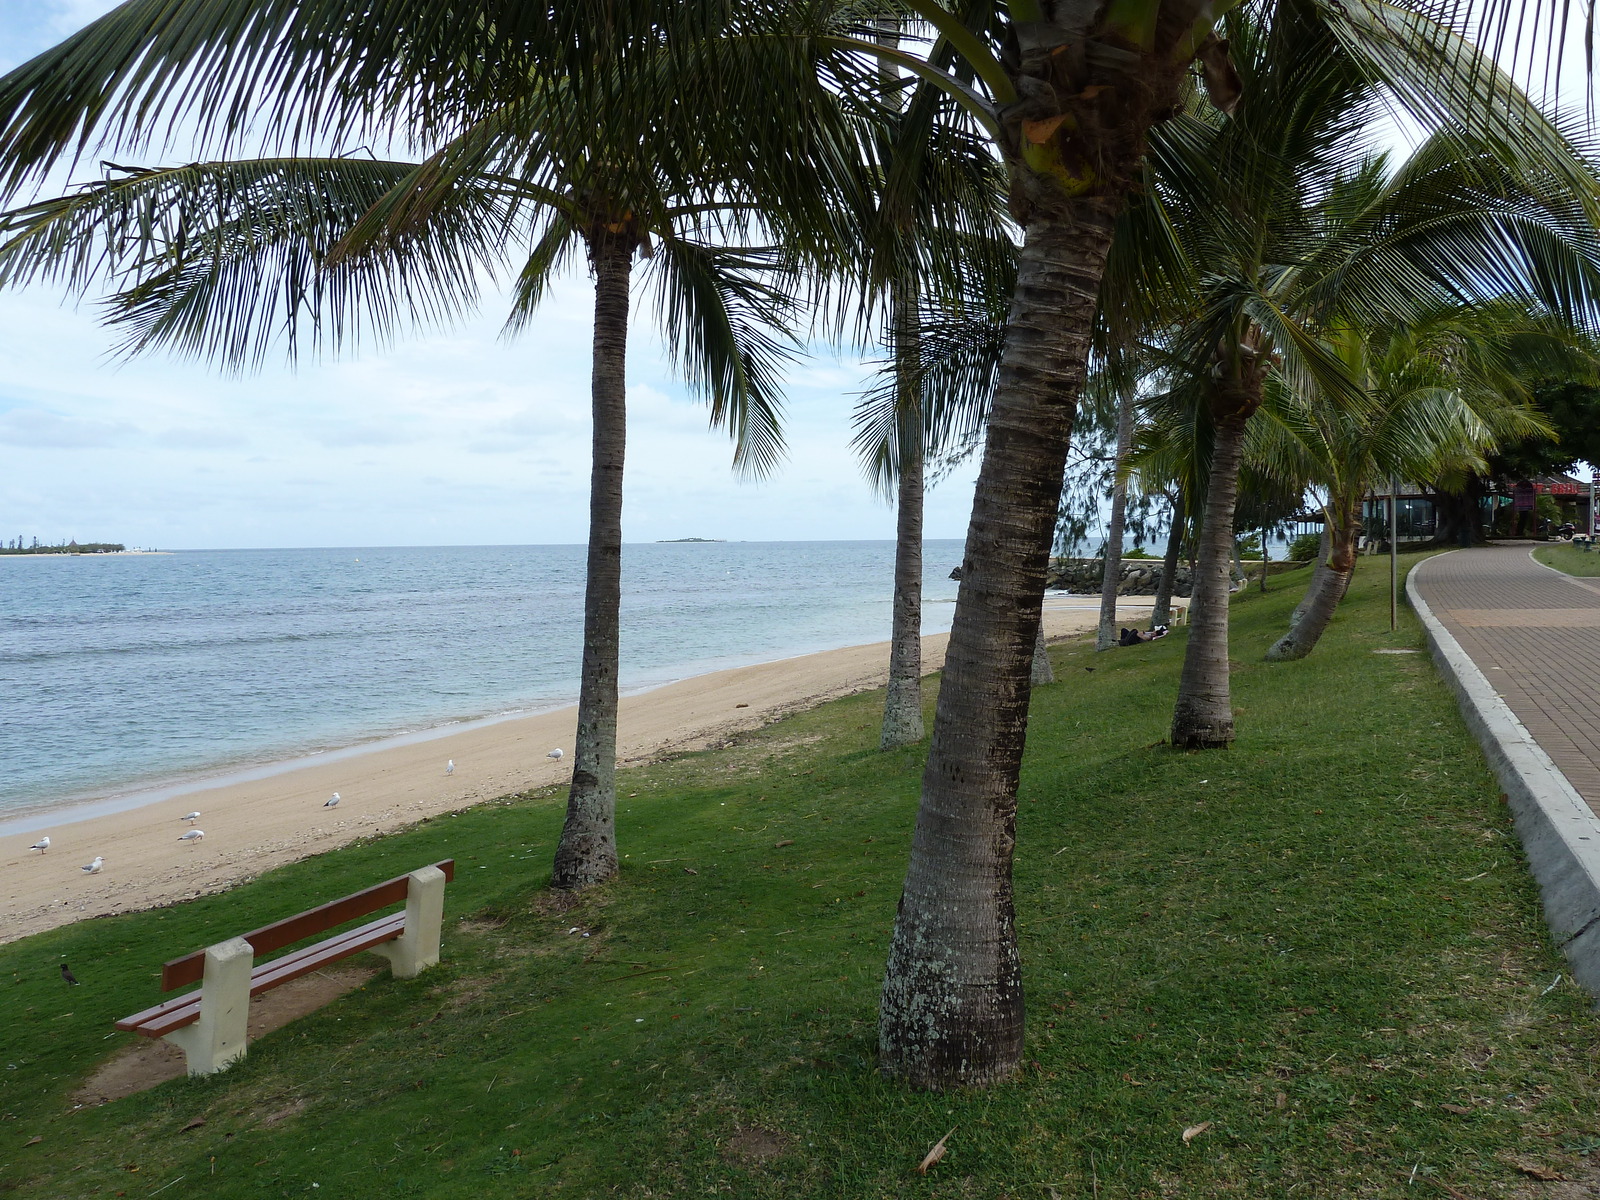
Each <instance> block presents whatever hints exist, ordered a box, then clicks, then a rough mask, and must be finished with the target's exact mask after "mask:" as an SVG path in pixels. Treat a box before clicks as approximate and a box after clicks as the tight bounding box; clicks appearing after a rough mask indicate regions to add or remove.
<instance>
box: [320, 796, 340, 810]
mask: <svg viewBox="0 0 1600 1200" xmlns="http://www.w3.org/2000/svg"><path fill="white" fill-rule="evenodd" d="M322 807H323V808H338V807H339V793H338V792H335V793H334V794H333V795H331V796H329V797H328V798H327V799H326V800H324V801H323V802H322Z"/></svg>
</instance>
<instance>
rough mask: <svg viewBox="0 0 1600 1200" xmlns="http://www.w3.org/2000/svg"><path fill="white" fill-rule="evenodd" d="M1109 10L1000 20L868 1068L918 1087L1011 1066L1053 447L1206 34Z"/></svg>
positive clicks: (1001, 1072)
mask: <svg viewBox="0 0 1600 1200" xmlns="http://www.w3.org/2000/svg"><path fill="white" fill-rule="evenodd" d="M1125 7H1126V6H1125ZM1135 7H1140V8H1141V9H1143V6H1135ZM1202 10H1203V13H1204V15H1203V16H1202ZM1130 11H1131V10H1130ZM1108 12H1109V10H1106V9H1104V8H1103V7H1102V6H1101V5H1099V4H1098V3H1089V2H1087V0H1063V2H1061V3H1058V4H1055V5H1053V6H1051V7H1050V8H1049V9H1048V10H1047V9H1045V8H1043V7H1041V6H1038V5H1035V4H1028V5H1021V4H1018V5H1014V6H1013V8H1012V13H1011V15H1012V17H1013V18H1014V19H1015V22H1016V23H1014V24H1013V28H1014V29H1015V30H1016V31H1017V33H1018V35H1019V41H1018V45H1017V47H1016V53H1015V57H1014V58H1013V59H1012V60H1011V61H1009V62H1008V63H1007V64H1006V67H1005V70H1006V74H1007V76H1008V77H1009V78H1010V79H1011V80H1013V81H1014V83H1015V85H1016V92H1017V94H1019V95H1020V96H1022V97H1023V99H1022V100H1021V102H1019V103H1016V104H1013V105H1011V106H1010V107H1009V108H1008V109H1007V110H1006V112H1005V114H1004V116H1003V117H1002V118H1001V124H1002V128H1001V149H1002V152H1003V153H1004V155H1005V157H1006V161H1007V164H1008V167H1009V168H1010V171H1011V205H1012V211H1013V214H1014V215H1015V216H1016V218H1017V220H1018V223H1019V224H1020V225H1021V226H1022V228H1023V243H1022V250H1021V254H1020V259H1019V263H1018V272H1017V284H1016V287H1015V289H1014V291H1013V300H1012V305H1011V311H1010V315H1009V319H1008V324H1007V333H1006V344H1005V349H1004V352H1003V354H1002V356H1001V362H1000V371H999V377H998V385H997V387H996V389H995V394H994V398H993V401H992V403H991V406H990V414H989V420H988V426H987V434H986V438H985V443H984V453H983V460H982V465H981V466H980V468H979V473H978V481H977V486H976V488H975V495H974V499H973V507H972V518H971V521H970V523H969V525H968V527H967V541H966V553H965V558H964V561H963V563H962V579H961V588H960V591H959V592H958V594H957V598H956V613H955V620H954V622H953V624H952V628H951V631H950V641H949V645H948V649H947V650H946V654H945V668H944V677H943V682H942V683H941V685H940V689H939V701H938V706H937V709H936V710H935V716H934V728H933V736H932V738H931V739H930V742H929V747H928V762H927V766H926V768H925V769H924V771H923V777H922V801H921V804H920V805H919V807H918V809H917V819H916V827H915V830H914V832H913V834H912V843H911V861H910V864H909V866H908V867H907V870H906V879H905V886H904V890H903V891H902V893H901V896H900V904H899V908H898V910H897V912H896V914H895V925H894V934H893V937H892V939H891V942H890V947H889V957H888V962H887V964H886V966H885V970H884V981H883V993H882V1002H881V1007H880V1009H879V1023H878V1051H879V1066H880V1068H881V1069H882V1070H883V1071H884V1072H885V1074H887V1075H890V1076H892V1077H894V1078H898V1079H901V1080H903V1081H905V1082H907V1083H909V1084H910V1085H912V1086H914V1087H927V1088H947V1087H959V1086H973V1085H978V1086H982V1085H986V1084H989V1083H993V1082H995V1081H998V1080H1002V1079H1006V1078H1009V1077H1011V1076H1012V1075H1014V1074H1015V1073H1016V1071H1017V1070H1018V1069H1019V1068H1020V1066H1021V1064H1022V1050H1023V996H1022V973H1021V959H1020V955H1019V951H1018V947H1017V933H1016V912H1015V898H1014V895H1013V890H1012V879H1011V862H1012V855H1013V851H1014V849H1015V845H1016V823H1017V781H1018V777H1019V775H1020V773H1021V767H1022V752H1023V747H1024V744H1025V742H1026V739H1027V721H1028V699H1029V695H1030V692H1031V685H1030V683H1029V676H1030V668H1031V665H1032V659H1033V648H1034V642H1035V640H1036V638H1037V635H1038V627H1039V613H1040V607H1041V603H1042V601H1043V597H1044V583H1045V569H1046V565H1047V562H1048V558H1049V552H1050V543H1051V540H1052V536H1053V534H1054V531H1055V521H1056V511H1057V507H1058V505H1059V503H1060V497H1061V482H1062V476H1063V473H1064V471H1065V468H1066V458H1067V449H1068V443H1069V441H1070V438H1071V433H1072V423H1073V419H1074V417H1075V415H1076V411H1077V397H1078V393H1079V391H1080V390H1081V388H1082V385H1083V380H1084V374H1085V370H1086V365H1087V362H1088V358H1089V349H1090V342H1091V336H1092V332H1093V327H1094V318H1095V308H1096V303H1097V298H1098V293H1099V288H1100V280H1101V277H1102V276H1103V275H1104V273H1105V262H1106V252H1107V250H1108V249H1109V247H1110V243H1111V235H1112V229H1113V224H1114V222H1115V219H1116V216H1117V214H1118V213H1119V212H1120V211H1121V209H1122V206H1123V203H1124V200H1125V199H1126V197H1127V194H1128V191H1129V189H1130V188H1131V186H1132V183H1133V180H1134V178H1135V175H1136V171H1137V167H1138V164H1139V161H1140V159H1141V157H1142V155H1143V153H1144V143H1145V136H1146V133H1147V132H1148V130H1149V128H1150V126H1151V125H1152V124H1153V123H1154V122H1155V121H1156V120H1159V119H1161V118H1162V117H1163V116H1164V115H1166V114H1169V113H1171V112H1173V111H1175V106H1176V103H1177V97H1178V94H1179V88H1180V84H1181V83H1182V81H1183V79H1184V77H1185V75H1186V72H1187V69H1188V64H1189V62H1190V61H1191V60H1192V59H1193V57H1194V54H1195V52H1196V46H1195V45H1194V44H1193V42H1192V41H1191V40H1190V38H1191V35H1192V33H1193V29H1192V27H1193V26H1194V25H1195V23H1196V22H1197V21H1203V24H1204V28H1205V30H1209V28H1210V25H1211V22H1212V21H1213V20H1214V19H1215V9H1214V8H1212V7H1209V6H1205V5H1200V4H1194V3H1187V2H1185V0H1175V2H1172V3H1167V2H1162V3H1160V4H1159V6H1157V7H1152V8H1151V9H1150V10H1149V13H1148V15H1151V16H1152V17H1153V20H1151V21H1150V22H1148V23H1147V24H1145V25H1143V26H1142V27H1141V29H1140V31H1139V33H1138V36H1136V37H1133V38H1131V39H1130V36H1129V34H1130V32H1131V31H1130V30H1124V29H1122V28H1120V27H1119V28H1111V27H1110V20H1111V18H1110V17H1109V16H1108V15H1107V13H1108ZM1052 14H1053V15H1052ZM1124 15H1126V13H1124ZM1141 15H1143V14H1141ZM1097 21H1100V22H1104V24H1103V25H1100V26H1097ZM1130 47H1142V48H1140V49H1135V50H1133V52H1132V53H1130V52H1129V48H1130ZM1102 52H1103V53H1102Z"/></svg>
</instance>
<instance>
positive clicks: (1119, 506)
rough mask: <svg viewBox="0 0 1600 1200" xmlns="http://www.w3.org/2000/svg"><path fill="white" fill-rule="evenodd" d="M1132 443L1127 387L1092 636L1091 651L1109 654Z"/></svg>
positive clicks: (1119, 422) (1114, 631) (1119, 408)
mask: <svg viewBox="0 0 1600 1200" xmlns="http://www.w3.org/2000/svg"><path fill="white" fill-rule="evenodd" d="M1132 442H1133V389H1132V388H1131V387H1130V388H1129V389H1128V391H1127V393H1126V394H1125V395H1124V396H1123V397H1122V399H1121V402H1120V403H1119V404H1118V405H1117V460H1116V466H1115V467H1114V468H1113V469H1114V471H1115V482H1114V483H1113V484H1112V487H1111V526H1110V528H1109V529H1107V530H1106V553H1105V560H1106V561H1105V567H1106V573H1105V575H1104V577H1103V578H1102V579H1101V580H1100V628H1099V629H1098V630H1097V631H1096V632H1095V636H1094V648H1095V649H1096V650H1109V649H1111V648H1112V647H1113V646H1115V645H1116V644H1117V589H1118V588H1119V587H1121V586H1122V533H1123V527H1124V525H1125V524H1126V523H1127V518H1128V484H1127V481H1126V480H1124V479H1123V478H1122V464H1123V463H1124V462H1126V461H1127V459H1128V449H1129V447H1130V445H1131V444H1132Z"/></svg>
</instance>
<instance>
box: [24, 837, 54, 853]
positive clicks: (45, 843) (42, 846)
mask: <svg viewBox="0 0 1600 1200" xmlns="http://www.w3.org/2000/svg"><path fill="white" fill-rule="evenodd" d="M28 849H29V850H37V851H38V852H39V853H40V854H43V853H44V852H45V851H46V850H48V849H50V839H49V838H47V837H42V838H40V839H39V840H38V841H37V842H35V843H34V844H33V845H31V846H29V847H28Z"/></svg>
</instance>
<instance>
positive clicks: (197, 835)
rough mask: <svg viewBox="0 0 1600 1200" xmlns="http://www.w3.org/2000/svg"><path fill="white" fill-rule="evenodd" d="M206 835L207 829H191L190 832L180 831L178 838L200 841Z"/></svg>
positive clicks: (182, 840)
mask: <svg viewBox="0 0 1600 1200" xmlns="http://www.w3.org/2000/svg"><path fill="white" fill-rule="evenodd" d="M205 835H206V831H205V830H204V829H191V830H189V832H188V833H180V834H179V835H178V840H179V841H180V842H198V841H199V840H200V839H201V838H203V837H205Z"/></svg>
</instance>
